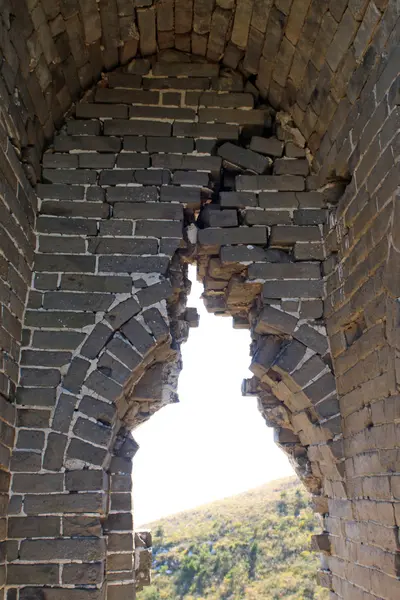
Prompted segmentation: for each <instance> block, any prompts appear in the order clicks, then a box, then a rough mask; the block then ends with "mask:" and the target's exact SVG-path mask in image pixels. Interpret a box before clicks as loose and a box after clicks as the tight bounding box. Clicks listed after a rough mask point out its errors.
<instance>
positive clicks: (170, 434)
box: [132, 266, 293, 529]
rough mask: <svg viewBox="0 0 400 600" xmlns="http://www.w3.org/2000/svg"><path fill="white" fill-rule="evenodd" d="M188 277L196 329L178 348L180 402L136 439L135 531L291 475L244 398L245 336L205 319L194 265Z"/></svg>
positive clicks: (224, 321)
mask: <svg viewBox="0 0 400 600" xmlns="http://www.w3.org/2000/svg"><path fill="white" fill-rule="evenodd" d="M189 277H190V279H191V281H192V291H191V295H190V297H189V300H188V306H196V308H197V310H198V312H199V314H200V325H199V328H197V329H191V331H190V334H189V339H188V342H187V343H186V344H184V346H183V347H182V354H183V370H182V373H181V375H180V378H179V387H178V392H179V398H180V402H179V403H178V404H173V405H168V406H166V407H164V408H163V409H162V410H160V411H159V412H158V413H156V414H154V415H153V416H152V418H151V419H150V420H149V421H147V422H146V423H144V424H143V425H141V426H140V427H138V428H137V429H136V430H135V431H134V432H133V435H134V438H135V440H136V441H137V442H138V443H139V445H140V449H139V451H138V453H137V454H136V456H135V459H134V462H133V475H132V476H133V493H134V519H135V528H136V529H138V528H140V526H142V525H144V524H148V523H150V522H152V521H154V520H155V519H158V518H160V517H163V516H166V515H168V514H173V513H175V512H179V511H181V510H184V509H189V508H193V507H195V506H198V505H200V504H203V503H206V502H211V501H213V500H216V499H218V498H222V497H226V496H230V495H233V494H236V493H240V492H242V491H245V490H247V489H250V488H253V487H256V486H258V485H261V484H263V483H265V482H267V481H270V480H273V479H277V478H280V477H285V476H287V475H291V474H293V469H292V467H291V466H290V464H289V461H288V459H287V458H286V456H285V455H284V454H283V452H282V451H281V450H280V449H279V448H278V447H277V446H276V445H275V443H274V442H273V430H272V429H271V428H268V427H267V426H266V425H265V423H264V421H263V419H262V416H261V414H260V413H259V411H258V408H257V399H256V398H255V397H254V398H249V397H247V398H245V397H242V395H241V383H242V380H243V379H244V378H247V377H251V373H250V372H249V371H248V366H249V364H250V356H249V345H250V341H251V339H250V335H249V332H248V331H247V330H235V329H233V327H232V319H231V318H230V317H219V316H215V315H212V314H209V313H207V311H206V309H205V308H204V305H203V301H202V300H201V298H200V296H201V293H202V291H203V287H202V285H201V284H199V283H198V282H197V281H196V273H195V267H193V266H192V267H190V268H189Z"/></svg>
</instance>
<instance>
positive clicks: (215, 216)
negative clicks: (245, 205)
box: [200, 204, 239, 227]
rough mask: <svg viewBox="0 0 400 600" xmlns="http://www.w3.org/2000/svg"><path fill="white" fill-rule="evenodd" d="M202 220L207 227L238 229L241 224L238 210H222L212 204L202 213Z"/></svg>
mask: <svg viewBox="0 0 400 600" xmlns="http://www.w3.org/2000/svg"><path fill="white" fill-rule="evenodd" d="M200 218H201V222H202V223H204V224H205V225H206V226H207V227H237V226H238V224H239V223H238V215H237V211H236V210H233V209H229V208H228V209H225V210H220V208H219V207H218V206H217V205H211V204H209V205H207V206H206V207H205V208H204V210H202V211H201V216H200Z"/></svg>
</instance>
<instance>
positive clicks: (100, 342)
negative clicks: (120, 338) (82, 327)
mask: <svg viewBox="0 0 400 600" xmlns="http://www.w3.org/2000/svg"><path fill="white" fill-rule="evenodd" d="M111 336H112V330H111V329H110V328H109V327H107V326H106V325H104V324H103V323H97V325H96V327H95V328H94V329H93V331H92V332H91V334H90V335H89V337H88V338H87V339H86V341H85V343H84V344H83V346H82V349H81V355H82V356H85V357H86V358H96V356H97V355H98V353H99V352H100V350H101V349H102V348H103V347H104V345H105V344H106V343H107V341H108V340H109V339H110V337H111Z"/></svg>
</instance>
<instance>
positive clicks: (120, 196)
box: [107, 186, 158, 203]
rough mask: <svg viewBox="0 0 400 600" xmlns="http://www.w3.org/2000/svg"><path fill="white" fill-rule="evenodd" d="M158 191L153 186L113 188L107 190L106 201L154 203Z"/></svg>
mask: <svg viewBox="0 0 400 600" xmlns="http://www.w3.org/2000/svg"><path fill="white" fill-rule="evenodd" d="M157 200H158V191H157V188H156V187H153V186H133V187H115V188H108V189H107V201H108V202H111V203H114V202H156V201H157Z"/></svg>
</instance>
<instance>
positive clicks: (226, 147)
mask: <svg viewBox="0 0 400 600" xmlns="http://www.w3.org/2000/svg"><path fill="white" fill-rule="evenodd" d="M218 154H219V156H221V157H222V158H223V159H224V160H228V161H229V162H231V163H233V164H234V165H238V166H240V167H244V168H245V169H249V170H250V171H254V172H255V173H259V174H262V173H265V172H266V170H267V169H268V167H269V165H270V163H269V161H268V159H266V158H265V157H264V156H260V155H259V154H257V153H256V152H253V151H252V150H246V149H244V148H241V147H240V146H235V145H234V144H231V143H230V142H228V143H226V144H223V145H222V146H220V147H219V148H218Z"/></svg>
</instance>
